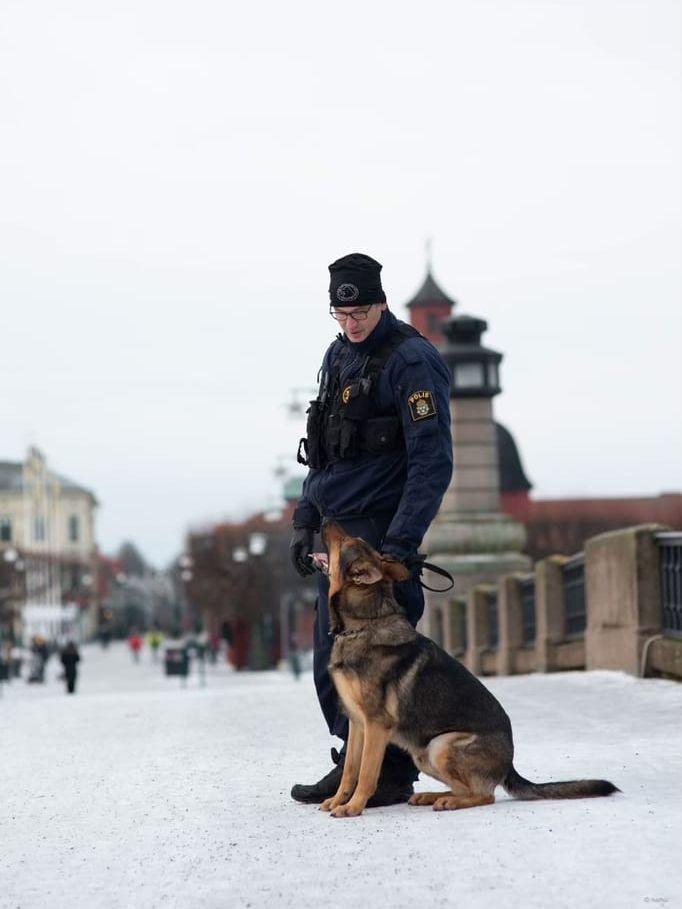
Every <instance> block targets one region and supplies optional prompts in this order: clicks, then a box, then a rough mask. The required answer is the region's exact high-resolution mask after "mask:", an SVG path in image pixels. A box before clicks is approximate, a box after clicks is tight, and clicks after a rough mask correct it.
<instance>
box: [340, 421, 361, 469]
mask: <svg viewBox="0 0 682 909" xmlns="http://www.w3.org/2000/svg"><path fill="white" fill-rule="evenodd" d="M359 454H360V425H359V424H358V423H356V422H355V421H354V420H346V419H345V418H344V419H342V420H341V438H340V445H339V456H340V458H341V460H345V459H346V458H356V457H357V456H358V455H359Z"/></svg>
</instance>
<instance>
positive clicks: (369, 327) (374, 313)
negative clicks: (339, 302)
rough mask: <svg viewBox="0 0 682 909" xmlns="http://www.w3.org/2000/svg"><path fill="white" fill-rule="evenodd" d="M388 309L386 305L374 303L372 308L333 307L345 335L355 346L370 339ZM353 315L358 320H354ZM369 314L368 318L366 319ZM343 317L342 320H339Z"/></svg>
mask: <svg viewBox="0 0 682 909" xmlns="http://www.w3.org/2000/svg"><path fill="white" fill-rule="evenodd" d="M385 309H386V304H385V303H372V305H371V306H369V307H368V306H333V307H332V313H333V314H334V316H335V317H336V318H337V321H338V323H339V325H340V326H341V328H342V329H343V333H344V335H345V336H346V337H347V338H348V340H349V341H352V342H353V343H354V344H359V343H360V341H364V340H365V339H366V338H368V337H369V336H370V335H371V334H372V332H373V331H374V329H375V328H376V327H377V325H378V324H379V320H380V319H381V314H382V312H383V311H384V310H385ZM353 313H357V314H358V318H353ZM364 313H367V318H364ZM339 316H341V318H338V317H339Z"/></svg>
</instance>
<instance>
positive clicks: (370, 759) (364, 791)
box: [332, 721, 391, 817]
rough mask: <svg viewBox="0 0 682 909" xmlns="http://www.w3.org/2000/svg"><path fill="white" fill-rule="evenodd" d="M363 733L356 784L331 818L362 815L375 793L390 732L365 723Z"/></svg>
mask: <svg viewBox="0 0 682 909" xmlns="http://www.w3.org/2000/svg"><path fill="white" fill-rule="evenodd" d="M364 732H365V740H364V744H363V747H362V764H361V765H360V776H359V777H358V784H357V786H356V788H355V792H354V793H353V797H352V798H351V800H350V801H349V802H347V803H346V804H345V805H338V806H337V807H336V808H333V809H332V816H333V817H354V816H355V815H358V814H362V811H363V808H364V807H365V805H366V804H367V800H368V799H369V798H370V797H371V796H372V795H374V793H375V791H376V788H377V780H378V779H379V771H380V769H381V763H382V761H383V759H384V754H385V753H386V745H387V744H388V739H389V736H390V734H391V730H390V729H387V728H386V727H385V726H383V725H381V724H380V723H376V722H375V723H372V722H370V721H366V722H365V729H364Z"/></svg>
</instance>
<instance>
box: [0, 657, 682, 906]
mask: <svg viewBox="0 0 682 909" xmlns="http://www.w3.org/2000/svg"><path fill="white" fill-rule="evenodd" d="M57 672H58V667H57V662H56V660H55V659H54V658H53V659H52V660H51V661H50V663H49V665H48V670H47V676H48V682H47V684H46V685H44V686H33V685H27V684H26V683H25V681H23V680H16V681H14V682H12V684H11V685H9V686H4V691H3V696H2V698H1V699H0V748H1V753H2V793H3V795H2V817H3V819H2V828H1V833H0V841H1V843H2V846H1V850H2V852H1V856H2V858H1V860H0V871H1V873H0V906H1V907H2V909H5V907H7V909H9V907H12V909H37V907H41V909H42V907H50V909H61V907H67V906H68V907H69V909H71V907H76V909H78V907H82V909H98V907H111V909H125V907H145V909H149V907H156V906H162V907H182V909H185V907H209V909H222V907H233V906H234V907H242V906H244V907H254V909H260V907H280V906H283V907H296V909H301V907H313V906H315V907H318V906H319V907H323V906H333V907H345V906H348V907H350V906H353V907H360V906H363V905H364V906H379V905H387V906H389V907H416V906H423V907H430V906H454V907H458V909H466V907H491V909H492V907H495V909H501V907H505V909H506V907H515V906H519V907H521V906H523V907H524V909H529V907H538V909H546V907H549V906H555V907H581V906H595V907H611V906H614V907H621V906H622V907H636V906H647V905H649V906H652V905H654V906H668V907H672V906H680V905H682V871H681V868H680V866H681V864H682V863H681V862H680V835H681V831H682V796H681V795H680V788H681V787H680V773H681V772H682V762H681V760H680V756H681V755H682V723H680V719H681V717H682V686H681V685H678V684H676V683H674V682H666V681H660V680H647V681H640V680H636V679H634V678H630V677H628V676H625V675H620V674H616V673H607V672H598V673H589V674H588V673H561V674H555V675H544V676H543V675H533V676H516V677H512V678H501V679H498V678H495V679H489V680H486V684H488V686H489V687H490V688H491V689H492V691H493V692H494V693H495V695H496V696H497V697H498V698H499V699H500V700H501V702H502V704H503V705H504V707H505V708H506V710H507V712H508V713H509V715H510V717H511V719H512V723H513V725H514V732H515V743H516V760H515V766H516V768H517V770H518V771H519V772H520V773H521V774H522V775H524V776H527V777H528V778H529V779H531V780H533V781H537V782H544V781H547V780H561V779H573V778H579V777H603V778H606V779H610V780H611V781H612V782H614V783H615V784H616V785H617V786H618V787H620V788H621V789H622V790H623V793H622V794H617V795H615V796H613V797H611V798H606V799H593V800H581V801H573V802H571V801H564V802H518V801H513V800H511V799H509V798H508V797H507V795H506V794H505V793H504V792H503V790H498V793H497V794H498V801H497V803H496V804H495V805H493V806H488V807H483V808H476V809H470V810H466V811H459V812H443V813H437V812H434V811H432V810H431V809H430V808H411V807H408V806H407V805H398V806H393V807H390V808H383V809H373V810H367V811H365V813H364V814H363V815H362V816H361V817H359V818H354V819H346V820H334V819H332V818H330V817H329V815H327V814H323V813H321V812H320V811H318V810H317V807H316V806H306V805H300V804H297V803H295V802H293V801H291V799H290V797H289V789H290V787H291V785H292V783H294V782H312V781H314V780H315V779H317V778H318V777H319V776H321V775H322V773H325V772H326V771H327V770H328V769H330V767H331V763H330V759H329V748H330V746H331V745H333V744H338V742H335V741H333V740H331V739H329V737H328V736H327V735H326V730H325V729H324V727H323V723H322V719H321V715H320V713H319V710H318V707H317V702H316V699H315V694H314V689H313V685H312V678H311V676H310V674H306V675H304V676H303V677H302V679H301V680H300V681H299V682H296V681H295V680H294V679H293V678H292V677H291V676H290V675H288V674H284V673H277V672H266V673H234V672H231V671H230V670H229V669H228V668H227V667H226V666H225V665H224V664H220V665H218V666H215V667H211V666H209V667H208V677H207V685H206V687H203V688H202V687H200V686H199V680H198V677H197V676H196V675H193V676H192V677H191V678H190V679H189V682H188V685H187V688H184V689H183V688H182V687H181V683H180V681H179V680H178V679H177V678H166V677H164V675H163V670H162V665H161V663H159V664H156V665H154V664H152V663H151V660H150V657H149V654H148V651H145V652H144V653H143V656H142V661H141V663H140V664H139V665H133V663H132V662H131V659H130V656H129V655H128V652H127V650H126V649H125V648H124V646H123V645H121V644H117V645H115V646H113V647H112V648H111V649H110V650H108V651H102V650H100V649H98V648H95V647H94V646H91V647H85V648H84V649H83V660H82V662H81V672H80V676H79V682H78V688H77V694H76V695H75V696H73V697H67V696H66V694H65V693H64V688H63V684H62V683H61V682H58V681H57V680H56V676H57ZM419 788H421V789H433V788H434V784H433V782H432V781H429V780H427V779H425V778H424V777H422V780H421V781H420V784H419ZM436 788H442V787H440V786H439V785H438V784H436Z"/></svg>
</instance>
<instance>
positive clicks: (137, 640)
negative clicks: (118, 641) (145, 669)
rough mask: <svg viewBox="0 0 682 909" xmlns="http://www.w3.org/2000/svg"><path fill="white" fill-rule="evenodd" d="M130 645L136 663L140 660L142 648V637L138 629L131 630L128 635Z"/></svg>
mask: <svg viewBox="0 0 682 909" xmlns="http://www.w3.org/2000/svg"><path fill="white" fill-rule="evenodd" d="M128 647H130V652H131V653H132V655H133V661H134V662H135V663H139V662H140V650H142V638H141V637H140V635H139V634H138V633H137V631H134V630H133V631H131V632H130V634H129V635H128Z"/></svg>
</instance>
